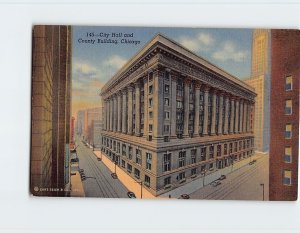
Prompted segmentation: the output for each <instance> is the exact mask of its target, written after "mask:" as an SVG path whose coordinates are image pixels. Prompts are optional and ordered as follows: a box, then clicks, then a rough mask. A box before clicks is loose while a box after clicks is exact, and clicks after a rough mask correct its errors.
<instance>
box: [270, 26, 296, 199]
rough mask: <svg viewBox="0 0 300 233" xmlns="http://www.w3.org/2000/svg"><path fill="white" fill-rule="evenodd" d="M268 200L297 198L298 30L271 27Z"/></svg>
mask: <svg viewBox="0 0 300 233" xmlns="http://www.w3.org/2000/svg"><path fill="white" fill-rule="evenodd" d="M271 74H272V81H271V106H276V107H272V108H271V142H270V183H269V192H270V197H269V199H270V200H278V201H279V200H284V201H287V200H297V190H298V158H299V155H298V150H299V149H298V144H299V79H300V31H299V30H272V73H271Z"/></svg>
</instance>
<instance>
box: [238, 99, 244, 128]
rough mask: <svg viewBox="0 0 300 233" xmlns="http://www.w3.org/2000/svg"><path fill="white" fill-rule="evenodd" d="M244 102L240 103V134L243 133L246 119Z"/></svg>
mask: <svg viewBox="0 0 300 233" xmlns="http://www.w3.org/2000/svg"><path fill="white" fill-rule="evenodd" d="M243 107H244V100H241V101H240V111H239V117H240V123H239V133H242V132H243V119H244V108H243Z"/></svg>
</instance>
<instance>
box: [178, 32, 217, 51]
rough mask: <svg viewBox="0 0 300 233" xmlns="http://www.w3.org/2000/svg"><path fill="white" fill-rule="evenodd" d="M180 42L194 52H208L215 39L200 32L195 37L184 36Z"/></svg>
mask: <svg viewBox="0 0 300 233" xmlns="http://www.w3.org/2000/svg"><path fill="white" fill-rule="evenodd" d="M179 42H180V43H181V44H182V45H183V46H184V47H186V48H188V49H190V50H192V51H200V50H208V49H210V47H211V46H212V45H213V44H214V42H215V39H214V38H213V37H212V36H211V35H210V34H208V33H204V32H200V33H198V34H197V35H196V36H195V37H190V36H189V37H187V36H183V37H181V38H180V39H179Z"/></svg>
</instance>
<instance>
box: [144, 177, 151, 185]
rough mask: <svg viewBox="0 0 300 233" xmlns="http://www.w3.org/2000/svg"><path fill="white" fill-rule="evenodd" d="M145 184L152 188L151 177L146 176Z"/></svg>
mask: <svg viewBox="0 0 300 233" xmlns="http://www.w3.org/2000/svg"><path fill="white" fill-rule="evenodd" d="M144 184H145V185H146V186H148V187H149V186H150V177H149V176H147V175H145V181H144Z"/></svg>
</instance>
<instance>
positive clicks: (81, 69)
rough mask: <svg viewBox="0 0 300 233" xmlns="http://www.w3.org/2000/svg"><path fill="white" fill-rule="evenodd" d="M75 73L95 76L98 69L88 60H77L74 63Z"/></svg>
mask: <svg viewBox="0 0 300 233" xmlns="http://www.w3.org/2000/svg"><path fill="white" fill-rule="evenodd" d="M74 71H75V75H78V76H86V77H91V78H92V77H95V76H96V75H97V69H96V68H95V67H93V66H92V65H90V64H88V63H87V62H75V63H74Z"/></svg>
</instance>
